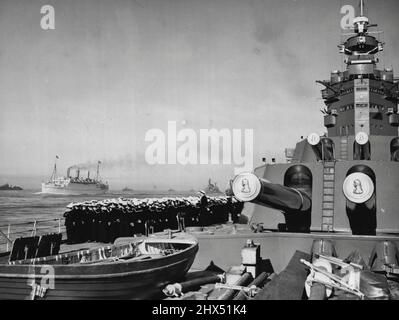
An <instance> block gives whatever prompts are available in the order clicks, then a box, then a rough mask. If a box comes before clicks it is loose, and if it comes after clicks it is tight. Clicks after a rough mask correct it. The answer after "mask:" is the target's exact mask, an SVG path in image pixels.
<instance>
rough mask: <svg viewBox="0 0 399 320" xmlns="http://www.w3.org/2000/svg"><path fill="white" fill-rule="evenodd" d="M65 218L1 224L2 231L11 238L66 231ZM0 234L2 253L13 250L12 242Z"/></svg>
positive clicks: (0, 250)
mask: <svg viewBox="0 0 399 320" xmlns="http://www.w3.org/2000/svg"><path fill="white" fill-rule="evenodd" d="M64 221H65V220H64V218H57V219H46V220H32V221H28V222H20V223H18V222H17V223H9V224H3V225H0V230H1V232H2V233H3V234H4V235H5V236H6V237H7V238H8V239H9V240H10V241H14V240H15V239H17V238H20V237H29V236H40V235H43V234H47V233H63V234H64V233H65V231H66V228H65V223H64ZM8 239H6V238H5V237H4V236H3V235H1V234H0V253H1V252H8V251H10V250H11V243H10V241H8Z"/></svg>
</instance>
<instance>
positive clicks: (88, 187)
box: [41, 183, 108, 196]
mask: <svg viewBox="0 0 399 320" xmlns="http://www.w3.org/2000/svg"><path fill="white" fill-rule="evenodd" d="M107 191H108V188H102V187H101V186H99V185H96V184H83V183H69V184H67V185H65V186H57V185H54V184H51V183H42V192H41V193H42V194H55V195H65V196H70V195H98V194H105V193H106V192H107Z"/></svg>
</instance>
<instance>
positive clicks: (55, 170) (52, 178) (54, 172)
mask: <svg viewBox="0 0 399 320" xmlns="http://www.w3.org/2000/svg"><path fill="white" fill-rule="evenodd" d="M59 158H60V157H59V156H55V161H54V169H53V173H52V174H51V177H50V181H51V180H54V179H55V178H56V177H57V159H59Z"/></svg>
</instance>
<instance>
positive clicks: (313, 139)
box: [307, 133, 320, 146]
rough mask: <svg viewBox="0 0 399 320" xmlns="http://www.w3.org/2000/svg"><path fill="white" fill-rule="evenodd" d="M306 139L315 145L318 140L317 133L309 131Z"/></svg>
mask: <svg viewBox="0 0 399 320" xmlns="http://www.w3.org/2000/svg"><path fill="white" fill-rule="evenodd" d="M307 140H308V143H309V144H310V145H311V146H315V145H317V144H318V143H319V142H320V136H319V135H318V134H317V133H311V134H310V135H308V138H307Z"/></svg>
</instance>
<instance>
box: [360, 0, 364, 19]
mask: <svg viewBox="0 0 399 320" xmlns="http://www.w3.org/2000/svg"><path fill="white" fill-rule="evenodd" d="M360 16H361V17H363V16H364V3H363V0H360Z"/></svg>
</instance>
